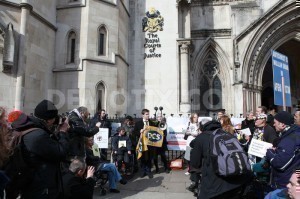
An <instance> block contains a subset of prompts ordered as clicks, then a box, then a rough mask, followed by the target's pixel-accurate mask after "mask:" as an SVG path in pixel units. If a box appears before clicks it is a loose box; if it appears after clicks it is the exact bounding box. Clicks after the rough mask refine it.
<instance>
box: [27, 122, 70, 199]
mask: <svg viewBox="0 0 300 199" xmlns="http://www.w3.org/2000/svg"><path fill="white" fill-rule="evenodd" d="M27 126H28V128H31V127H37V128H39V129H37V130H33V131H32V132H29V133H28V134H26V135H24V137H23V142H24V145H23V146H24V148H23V149H24V159H25V160H26V162H27V163H28V164H29V165H30V166H31V167H32V168H34V178H33V182H32V183H31V184H30V185H29V186H28V187H27V188H26V191H25V193H24V198H25V199H26V198H28V199H35V198H36V199H40V198H58V196H59V194H61V193H62V175H61V170H60V163H61V162H62V161H64V160H65V159H66V156H67V150H68V146H69V142H68V139H67V134H66V133H58V134H56V135H54V134H53V133H52V132H50V131H49V130H48V128H47V127H46V124H45V123H44V122H43V121H41V120H39V119H37V118H34V117H30V118H29V121H28V122H27ZM22 130H26V124H25V125H23V126H22Z"/></svg>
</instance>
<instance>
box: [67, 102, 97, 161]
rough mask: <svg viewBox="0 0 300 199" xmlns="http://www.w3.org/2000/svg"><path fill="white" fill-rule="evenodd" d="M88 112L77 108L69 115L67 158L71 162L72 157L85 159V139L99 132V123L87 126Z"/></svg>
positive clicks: (84, 108) (82, 108)
mask: <svg viewBox="0 0 300 199" xmlns="http://www.w3.org/2000/svg"><path fill="white" fill-rule="evenodd" d="M88 116H89V111H88V109H87V108H86V107H83V106H81V107H79V108H77V109H74V110H72V111H71V112H70V113H69V124H70V133H69V137H70V147H69V157H68V159H69V160H71V159H73V158H74V157H79V158H84V157H85V142H84V138H85V137H90V136H93V135H95V134H96V133H98V132H99V127H100V123H99V122H98V123H95V124H94V125H90V126H89V125H88V123H87V119H88Z"/></svg>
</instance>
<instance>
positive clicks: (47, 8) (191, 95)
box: [0, 0, 300, 116]
mask: <svg viewBox="0 0 300 199" xmlns="http://www.w3.org/2000/svg"><path fill="white" fill-rule="evenodd" d="M272 50H276V51H278V52H280V53H282V54H285V55H286V56H288V58H289V68H290V79H291V94H292V104H293V105H297V104H298V103H299V102H298V100H297V99H299V97H300V88H299V85H300V82H299V81H300V78H299V76H300V75H299V74H300V65H299V64H300V56H299V51H300V8H297V6H296V3H295V0H43V1H41V0H1V1H0V65H1V68H0V69H1V71H0V105H1V106H5V107H7V108H8V109H20V110H24V111H25V112H27V113H30V112H32V110H33V108H34V107H35V105H36V104H37V103H38V102H39V101H40V100H42V99H45V98H47V99H50V100H53V101H54V103H55V104H56V105H57V107H58V108H59V109H60V111H61V112H64V111H68V110H71V109H73V108H76V107H78V106H86V107H88V108H89V110H90V112H91V113H93V112H95V111H96V110H99V109H101V108H103V109H106V110H107V112H108V113H109V114H110V115H111V116H113V115H115V114H118V115H124V114H131V115H132V114H137V115H139V114H140V112H141V110H142V109H143V108H145V107H146V108H148V109H150V110H153V107H155V106H163V112H164V113H166V114H167V115H169V114H187V113H191V112H199V113H200V114H202V115H209V114H212V113H213V112H215V111H216V110H218V109H221V108H225V109H226V112H227V113H232V114H234V115H239V114H241V113H246V112H247V111H251V110H254V109H255V107H257V106H258V105H261V104H262V105H265V106H269V105H272V104H273V98H274V94H273V83H272V79H273V74H272V62H271V51H272Z"/></svg>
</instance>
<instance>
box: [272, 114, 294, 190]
mask: <svg viewBox="0 0 300 199" xmlns="http://www.w3.org/2000/svg"><path fill="white" fill-rule="evenodd" d="M293 121H294V119H293V116H292V115H291V114H290V113H288V112H286V111H281V112H279V113H277V114H276V115H275V117H274V126H275V128H276V131H277V132H279V140H278V141H277V142H278V144H277V146H276V148H275V147H273V148H272V149H268V150H267V154H266V160H267V161H269V163H270V165H271V169H272V176H271V186H272V188H273V189H278V188H284V187H286V185H287V184H288V183H289V179H290V177H291V176H292V173H293V171H294V170H295V169H296V168H297V167H298V166H299V165H300V156H299V155H296V154H297V153H298V150H299V146H300V127H299V126H297V125H293Z"/></svg>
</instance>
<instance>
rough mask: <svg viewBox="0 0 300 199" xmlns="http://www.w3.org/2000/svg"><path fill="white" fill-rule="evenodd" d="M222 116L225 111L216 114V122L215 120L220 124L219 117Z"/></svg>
mask: <svg viewBox="0 0 300 199" xmlns="http://www.w3.org/2000/svg"><path fill="white" fill-rule="evenodd" d="M223 115H225V111H224V110H220V111H218V113H217V119H216V120H217V121H218V122H220V120H221V117H222V116H223Z"/></svg>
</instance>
